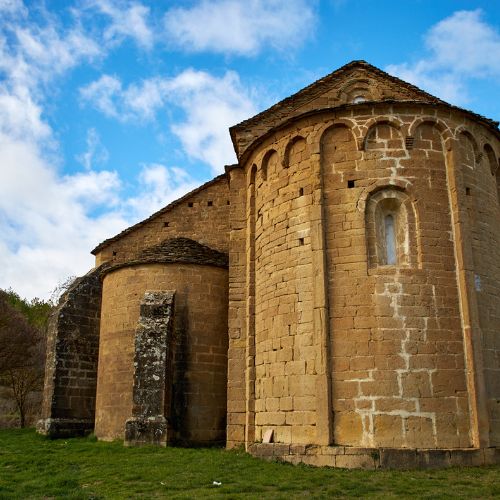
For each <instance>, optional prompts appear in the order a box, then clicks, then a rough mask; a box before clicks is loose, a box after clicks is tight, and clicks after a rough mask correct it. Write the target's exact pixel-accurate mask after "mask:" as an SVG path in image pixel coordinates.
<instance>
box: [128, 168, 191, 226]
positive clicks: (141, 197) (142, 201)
mask: <svg viewBox="0 0 500 500" xmlns="http://www.w3.org/2000/svg"><path fill="white" fill-rule="evenodd" d="M138 180H139V188H140V189H139V194H138V195H137V196H135V197H132V198H130V199H128V200H126V202H125V203H126V205H127V206H128V207H130V208H131V209H132V211H133V213H134V214H135V215H136V217H137V218H138V219H142V218H144V217H147V216H149V215H151V214H152V213H154V212H156V211H157V210H159V209H160V208H162V207H164V206H165V205H167V204H168V203H170V202H172V201H174V200H176V199H177V198H180V197H181V196H183V195H184V194H186V193H187V192H189V191H191V190H193V189H194V188H196V187H197V186H199V184H200V183H199V181H195V180H194V179H193V178H192V177H191V176H190V175H189V174H188V173H187V172H186V171H185V170H184V169H182V168H179V167H170V168H168V167H166V166H165V165H161V164H159V163H152V164H149V165H144V166H143V168H142V170H141V172H140V174H139V177H138Z"/></svg>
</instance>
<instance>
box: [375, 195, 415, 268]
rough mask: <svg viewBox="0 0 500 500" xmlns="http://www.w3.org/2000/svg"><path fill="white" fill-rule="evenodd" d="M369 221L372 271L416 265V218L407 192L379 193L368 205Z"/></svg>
mask: <svg viewBox="0 0 500 500" xmlns="http://www.w3.org/2000/svg"><path fill="white" fill-rule="evenodd" d="M365 217H366V221H365V222H366V232H367V235H366V236H367V238H366V241H367V247H368V248H367V251H368V267H369V268H375V267H380V266H397V267H405V266H406V267H408V266H412V265H415V264H416V262H417V241H416V218H415V212H414V208H413V205H412V203H411V200H410V198H409V197H408V195H407V194H406V193H405V192H404V191H400V190H398V189H395V188H394V187H387V188H384V189H381V190H379V191H376V192H375V193H373V194H372V195H370V197H369V199H368V201H367V204H366V213H365Z"/></svg>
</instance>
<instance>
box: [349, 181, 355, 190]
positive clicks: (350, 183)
mask: <svg viewBox="0 0 500 500" xmlns="http://www.w3.org/2000/svg"><path fill="white" fill-rule="evenodd" d="M355 186H356V181H355V180H353V179H351V180H349V181H347V187H348V188H349V189H351V188H353V187H355Z"/></svg>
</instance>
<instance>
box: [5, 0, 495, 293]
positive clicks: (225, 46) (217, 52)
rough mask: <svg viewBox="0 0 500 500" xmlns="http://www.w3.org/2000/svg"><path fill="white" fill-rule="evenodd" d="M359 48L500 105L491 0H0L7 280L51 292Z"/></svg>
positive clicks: (437, 88) (460, 98)
mask: <svg viewBox="0 0 500 500" xmlns="http://www.w3.org/2000/svg"><path fill="white" fill-rule="evenodd" d="M353 59H364V60H366V61H368V62H370V63H371V64H374V65H376V66H378V67H379V68H381V69H384V70H386V71H388V72H390V73H392V74H394V75H396V76H399V77H401V78H403V79H405V80H408V81H410V82H412V83H414V84H416V85H418V86H420V87H421V88H423V89H425V90H427V91H429V92H431V93H432V94H435V95H437V96H438V97H441V98H442V99H445V100H447V101H448V102H451V103H453V104H456V105H459V106H462V107H465V108H467V109H472V110H473V111H475V112H478V113H480V114H483V115H486V116H488V117H489V118H493V119H495V120H499V119H500V99H498V95H499V89H500V83H499V82H500V2H498V1H491V0H490V1H475V2H474V1H465V0H439V1H435V0H434V1H430V0H408V1H406V2H403V3H402V2H400V1H395V0H380V1H377V2H375V1H372V0H316V1H314V0H312V1H311V0H309V1H307V0H245V1H243V0H180V1H160V0H157V1H146V0H72V1H69V0H68V1H61V0H45V1H41V0H38V1H27V0H26V1H24V3H23V1H22V0H0V235H1V236H0V263H1V265H0V287H1V288H8V287H12V288H14V289H15V290H16V291H18V292H19V293H20V294H21V295H23V296H25V297H28V298H31V297H34V296H39V297H44V298H46V297H48V296H49V295H50V292H51V290H53V289H54V288H55V286H56V285H57V284H58V283H60V282H61V281H63V280H65V279H66V278H67V277H68V276H74V275H80V274H82V273H85V272H86V271H87V270H88V269H90V268H91V267H92V265H93V257H92V256H91V255H90V250H91V249H92V248H94V247H95V246H96V245H97V244H98V243H99V242H100V241H102V240H103V239H105V238H107V237H110V236H113V235H114V234H116V233H117V232H119V231H121V230H122V229H124V228H125V227H127V226H129V225H131V224H133V223H135V222H137V221H139V220H141V219H142V218H144V217H146V216H148V215H150V214H151V213H152V212H154V211H156V210H158V209H159V208H161V207H162V206H164V205H165V204H167V203H169V202H170V201H172V200H173V199H175V198H177V197H179V196H180V195H182V194H184V193H185V192H187V191H189V190H191V189H193V188H194V187H196V186H197V185H198V184H200V183H201V182H204V181H206V180H208V179H210V178H211V177H213V176H215V175H217V174H219V173H221V172H223V167H224V164H229V163H233V162H234V161H235V157H234V153H233V151H232V147H231V142H230V138H229V133H228V131H227V129H228V127H229V126H231V125H233V124H236V123H238V122H239V121H242V120H243V119H246V118H248V117H250V116H252V115H253V114H255V113H257V112H259V111H261V110H263V109H265V108H267V107H269V106H270V105H272V104H273V103H275V102H277V101H278V100H280V99H283V98H284V97H287V96H288V95H291V94H293V93H294V92H296V91H298V90H300V89H301V88H303V87H304V86H306V85H308V84H309V83H311V82H312V81H314V80H316V79H318V78H320V77H322V76H324V75H325V74H328V73H330V72H331V71H333V70H335V69H336V68H338V67H340V66H342V65H343V64H345V63H347V62H349V61H351V60H353Z"/></svg>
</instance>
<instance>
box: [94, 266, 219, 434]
mask: <svg viewBox="0 0 500 500" xmlns="http://www.w3.org/2000/svg"><path fill="white" fill-rule="evenodd" d="M227 287H228V284H227V270H226V269H223V268H219V267H213V266H206V265H192V264H147V265H144V264H143V265H136V266H131V267H124V268H121V269H118V270H115V271H113V272H111V273H109V274H107V275H106V276H105V278H104V281H103V295H102V311H101V338H100V349H99V370H98V381H97V398H96V422H95V433H96V436H97V437H98V438H100V439H122V438H123V437H124V431H125V421H126V420H127V419H128V418H130V417H131V415H132V388H133V374H134V370H133V364H134V340H135V328H136V326H137V321H138V319H139V307H140V302H141V300H142V298H143V296H144V293H145V292H146V291H147V290H175V291H176V295H175V320H174V330H176V337H177V344H176V346H175V353H174V360H173V371H174V374H173V397H172V413H171V419H170V422H171V425H172V426H173V427H175V430H174V439H177V440H181V441H184V442H196V443H205V442H207V443H208V442H213V441H216V442H219V441H222V442H223V441H224V437H225V421H226V385H227V375H226V372H227Z"/></svg>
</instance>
